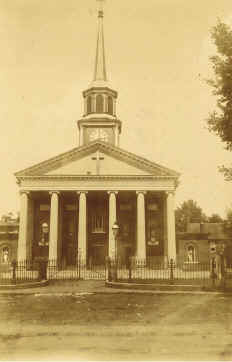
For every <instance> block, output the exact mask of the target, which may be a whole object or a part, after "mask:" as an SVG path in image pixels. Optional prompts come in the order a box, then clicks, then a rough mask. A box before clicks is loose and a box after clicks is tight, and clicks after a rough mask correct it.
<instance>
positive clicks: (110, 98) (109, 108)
mask: <svg viewBox="0 0 232 362" xmlns="http://www.w3.org/2000/svg"><path fill="white" fill-rule="evenodd" d="M108 113H109V114H113V98H112V97H108Z"/></svg>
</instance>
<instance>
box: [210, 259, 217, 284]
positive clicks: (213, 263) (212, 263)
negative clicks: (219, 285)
mask: <svg viewBox="0 0 232 362" xmlns="http://www.w3.org/2000/svg"><path fill="white" fill-rule="evenodd" d="M211 278H212V286H213V288H214V287H215V283H216V278H217V274H216V260H215V258H212V259H211Z"/></svg>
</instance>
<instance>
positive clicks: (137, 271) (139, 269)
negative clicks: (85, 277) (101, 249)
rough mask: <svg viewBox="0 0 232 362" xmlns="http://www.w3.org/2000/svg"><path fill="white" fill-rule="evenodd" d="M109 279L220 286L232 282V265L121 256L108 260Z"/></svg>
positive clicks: (129, 281) (130, 281) (131, 281)
mask: <svg viewBox="0 0 232 362" xmlns="http://www.w3.org/2000/svg"><path fill="white" fill-rule="evenodd" d="M107 278H108V280H109V281H118V282H128V283H161V284H177V285H178V284H182V285H193V284H194V285H205V286H210V285H216V284H217V282H218V281H221V280H229V279H231V281H232V266H226V267H225V268H224V267H223V268H220V267H219V266H218V265H216V264H215V263H214V262H212V261H210V260H209V262H206V263H191V262H184V263H175V262H174V261H173V260H172V259H171V260H170V261H166V262H163V263H157V262H156V261H155V260H154V258H149V257H148V258H146V259H139V258H135V257H132V258H130V259H129V260H128V261H127V263H122V262H121V260H120V259H108V262H107Z"/></svg>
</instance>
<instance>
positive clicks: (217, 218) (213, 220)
mask: <svg viewBox="0 0 232 362" xmlns="http://www.w3.org/2000/svg"><path fill="white" fill-rule="evenodd" d="M207 221H208V222H210V223H223V219H222V218H221V216H220V215H218V214H212V215H211V216H209V217H208V220H207Z"/></svg>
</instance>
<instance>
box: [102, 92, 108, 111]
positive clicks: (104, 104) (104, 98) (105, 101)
mask: <svg viewBox="0 0 232 362" xmlns="http://www.w3.org/2000/svg"><path fill="white" fill-rule="evenodd" d="M107 99H108V97H107V95H106V94H103V113H107V112H108V104H107Z"/></svg>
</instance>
